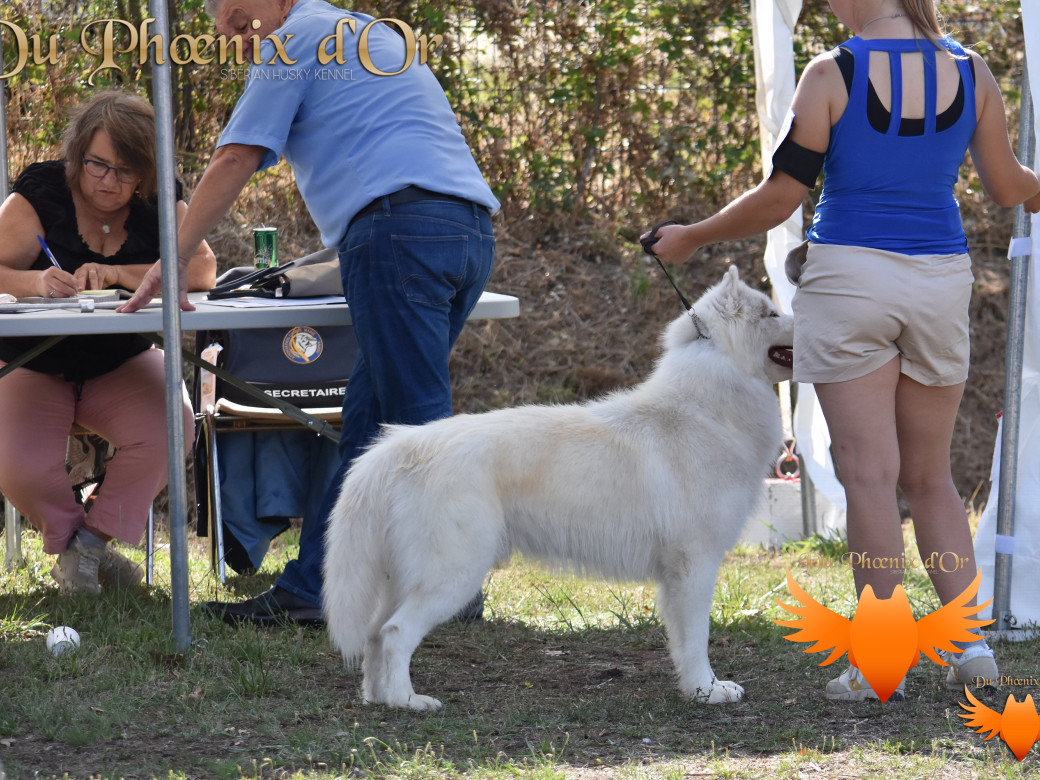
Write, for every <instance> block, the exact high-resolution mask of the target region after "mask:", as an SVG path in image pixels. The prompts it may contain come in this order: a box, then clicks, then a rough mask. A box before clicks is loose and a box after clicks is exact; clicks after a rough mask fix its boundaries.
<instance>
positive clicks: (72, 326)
mask: <svg viewBox="0 0 1040 780" xmlns="http://www.w3.org/2000/svg"><path fill="white" fill-rule="evenodd" d="M188 299H189V300H190V301H191V302H192V303H193V304H194V305H195V307H196V310H195V311H182V312H181V330H185V331H190V330H222V329H224V330H227V329H232V330H233V329H238V328H278V327H285V326H292V325H310V326H312V327H313V326H317V325H347V324H349V323H350V308H349V307H348V306H347V304H346V303H345V302H344V303H330V304H321V305H311V306H293V305H279V306H261V307H256V308H235V307H231V306H225V305H220V304H218V303H214V302H207V301H206V293H204V292H199V293H189V295H188ZM102 306H103V304H99V305H98V307H97V308H96V309H95V310H94V311H92V312H79V311H74V310H72V309H44V310H40V311H33V312H20V313H2V314H0V336H57V335H71V334H74V335H81V334H82V335H86V334H92V333H159V332H161V331H162V329H163V321H162V308H161V307H155V308H148V309H142V310H141V311H137V312H134V313H133V314H119V313H117V312H116V311H115V309H114V308H102ZM519 315H520V301H519V300H518V299H517V298H515V297H513V296H512V295H502V294H500V293H493V292H486V291H485V292H484V293H483V294H482V295H481V296H480V301H479V302H478V303H477V305H476V308H474V310H473V313H472V314H471V315H470V318H471V319H505V318H508V317H517V316H519Z"/></svg>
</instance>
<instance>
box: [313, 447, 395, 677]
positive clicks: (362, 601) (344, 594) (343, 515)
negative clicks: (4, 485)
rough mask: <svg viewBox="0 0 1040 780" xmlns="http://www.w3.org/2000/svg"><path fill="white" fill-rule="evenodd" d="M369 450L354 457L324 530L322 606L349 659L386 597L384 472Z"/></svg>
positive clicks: (334, 638)
mask: <svg viewBox="0 0 1040 780" xmlns="http://www.w3.org/2000/svg"><path fill="white" fill-rule="evenodd" d="M378 460H379V457H378V453H373V452H369V453H367V454H366V455H365V456H364V457H361V458H358V459H357V460H355V461H354V463H353V465H352V466H351V468H350V470H349V471H348V472H347V476H346V479H344V480H343V486H342V488H341V490H340V495H339V499H338V500H337V501H336V505H335V508H334V509H333V510H332V514H331V515H330V517H329V521H328V527H327V529H326V531H325V563H324V584H323V589H322V606H323V609H324V612H325V622H326V625H327V626H328V630H329V638H330V639H331V640H332V644H333V646H334V647H336V648H337V649H338V650H339V651H340V653H341V654H342V655H343V660H344V661H345V662H347V663H353V662H354V661H357V660H359V659H360V658H361V656H362V654H363V651H364V648H365V640H366V637H367V635H368V628H369V624H370V623H371V621H372V620H373V619H375V618H377V617H378V616H379V615H380V614H381V613H382V612H383V609H384V607H385V603H386V600H387V599H388V593H387V592H386V591H387V590H388V588H387V582H388V580H387V567H386V554H385V529H386V526H387V518H386V516H385V514H386V512H387V511H388V506H387V501H386V497H387V495H388V492H389V486H388V485H386V484H384V481H385V480H384V479H383V478H382V477H381V476H380V475H381V474H386V470H385V469H382V468H380V467H379V466H378V465H377V463H376V461H378Z"/></svg>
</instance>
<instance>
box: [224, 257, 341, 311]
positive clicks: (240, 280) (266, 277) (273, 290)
mask: <svg viewBox="0 0 1040 780" xmlns="http://www.w3.org/2000/svg"><path fill="white" fill-rule="evenodd" d="M342 294H343V282H342V280H341V278H340V274H339V253H338V251H337V250H336V248H335V247H331V248H329V249H322V250H320V251H318V252H313V253H311V254H309V255H305V256H304V257H301V258H300V259H299V260H292V261H290V262H288V263H285V264H284V265H276V266H272V267H270V268H261V269H259V270H254V269H252V268H249V267H248V266H242V267H239V268H232V269H231V270H230V271H227V272H225V273H224V274H222V275H221V277H220V278H219V279H217V286H216V287H214V288H213V289H212V290H210V291H209V295H208V296H207V297H208V298H209V299H210V300H219V299H221V298H246V297H251V298H313V297H316V296H323V295H342Z"/></svg>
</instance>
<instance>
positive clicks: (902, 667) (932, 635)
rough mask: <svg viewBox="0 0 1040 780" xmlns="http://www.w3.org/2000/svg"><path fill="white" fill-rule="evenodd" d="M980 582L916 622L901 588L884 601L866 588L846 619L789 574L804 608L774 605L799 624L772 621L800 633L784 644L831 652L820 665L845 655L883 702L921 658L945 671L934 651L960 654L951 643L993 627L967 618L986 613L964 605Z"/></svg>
mask: <svg viewBox="0 0 1040 780" xmlns="http://www.w3.org/2000/svg"><path fill="white" fill-rule="evenodd" d="M980 581H981V578H980V576H979V575H975V579H974V580H972V583H971V584H970V585H969V586H968V587H967V588H965V589H964V592H963V593H961V595H959V596H958V597H957V598H955V599H954V600H953V601H951V602H950V603H949V604H947V605H945V606H943V607H941V608H940V609H937V610H936V611H935V612H932V613H930V614H928V615H925V616H924V617H923V618H921V619H920V620H914V614H913V611H912V610H911V609H910V601H909V600H908V599H907V597H906V591H904V590H903V586H902V585H896V587H895V590H893V591H892V595H891V596H890V597H889V598H887V599H879V598H877V597H876V596H875V595H874V589H873V588H872V587H871V586H870V585H867V586H866V587H865V588H864V589H863V593H861V594H860V598H859V603H858V604H857V605H856V614H855V615H853V616H852V620H849V619H848V618H845V617H842V616H841V615H839V614H838V613H836V612H832V611H831V610H829V609H827V607H825V606H823V605H822V604H820V603H818V602H817V601H815V600H814V599H813V598H812V596H810V595H809V594H808V593H806V592H805V591H804V590H802V588H801V587H800V586H799V585H798V583H796V582H795V581H794V578H793V577H792V576H791V572H790V571H788V572H787V587H788V589H789V590H790V591H791V595H793V596H794V597H795V598H796V599H797V600H798V601H799V602H801V603H802V604H803V605H804V606H800V607H792V606H790V605H789V604H785V603H783V602H782V601H780V600H779V599H777V600H776V603H777V604H779V605H780V606H781V607H783V608H784V609H785V610H787V611H788V612H790V613H791V614H792V615H798V617H799V618H801V619H800V620H774V621H773V622H774V623H776V624H777V625H779V626H786V627H787V628H797V629H798V631H796V632H795V633H793V634H788V635H787V636H785V637H784V639H789V640H790V641H792V642H813V643H815V644H813V645H812V646H811V647H809V648H807V649H806V650H805V652H806V653H819V652H824V651H826V650H831V654H830V657H828V658H827V660H826V661H824V662H822V663H821V664H820V666H827V665H828V664H831V663H834V661H836V660H838V659H839V658H841V656H842V655H844V654H845V653H848V654H849V663H850V664H852V665H853V666H855V667H856V668H857V669H859V670H860V672H862V673H863V676H864V677H865V678H866V680H867V682H868V683H870V687H871V688H873V690H874V693H876V694H877V695H878V698H879V699H880V700H881V701H882V702H886V701H888V697H889V696H891V695H892V692H893V691H894V690H895V689H896V688H898V687H899V683H900V681H901V680H902V679H903V678H904V677H905V676H906V673H907V672H908V671H909V670H910V669H911V668H912V667H913V666H914V665H916V664H917V662H918V661H919V660H920V658H921V653H924V654H925V655H926V656H928V657H929V658H930V659H932V660H933V661H935V663H937V664H939V665H940V666H948V665H949V664H947V663H946V662H945V661H943V660H942V659H941V658H940V657H939V656H938V655H937V654H936V650H946V651H949V652H954V653H957V652H960V648H959V647H957V646H956V645H954V644H953V643H954V642H971V641H973V640H975V639H978V636H977V635H976V634H973V633H971V632H970V629H972V628H977V627H979V626H987V625H989V624H990V623H992V622H993V621H992V620H975V619H972V618H971V617H970V616H971V615H975V614H977V613H978V612H979V611H980V610H982V609H985V608H986V606H987V605H988V604H989V603H990V602H988V601H987V602H986V603H985V604H983V605H982V606H978V607H976V606H966V604H967V603H968V602H969V601H971V599H972V598H974V596H975V594H976V593H977V592H978V590H979V582H980Z"/></svg>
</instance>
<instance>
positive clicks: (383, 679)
mask: <svg viewBox="0 0 1040 780" xmlns="http://www.w3.org/2000/svg"><path fill="white" fill-rule="evenodd" d="M478 576H479V579H475V580H474V579H473V578H470V577H459V578H458V579H454V580H452V581H450V582H443V583H440V584H439V585H437V586H434V585H425V586H424V585H422V584H420V585H419V586H418V587H415V588H413V589H412V590H411V591H410V592H409V594H408V595H406V596H405V597H404V599H403V600H402V602H401V605H400V606H399V607H398V608H397V610H395V611H394V613H393V614H392V615H391V616H390V618H389V619H388V620H387V621H386V622H385V623H384V624H383V625H382V627H380V629H379V631H378V636H374V637H370V640H369V647H371V648H373V650H374V653H373V655H372V656H368V654H367V651H366V658H365V664H364V671H365V682H364V691H365V693H366V695H365V698H366V700H367V701H370V702H379V703H381V704H389V705H390V706H392V707H405V708H408V709H413V710H436V709H440V706H441V703H440V701H438V700H437V699H435V698H433V697H432V696H424V695H421V694H418V693H416V692H415V689H414V688H413V687H412V678H411V674H410V671H409V667H410V666H411V661H412V655H413V654H414V653H415V650H416V648H417V647H418V646H419V643H420V642H422V640H423V637H425V636H426V634H427V633H429V632H430V630H431V629H433V628H434V626H437V625H439V624H440V623H443V622H444V621H445V620H447V619H449V618H450V617H451V616H452V615H454V614H455V612H456V611H457V610H458V609H459V608H460V607H461V606H462V605H464V604H465V603H466V601H467V600H468V599H469V598H470V597H471V596H472V595H473V592H474V591H475V590H476V589H477V588H479V587H480V583H481V581H482V580H483V576H482V574H481V575H478ZM474 582H475V583H476V584H474ZM370 658H371V661H370ZM370 680H371V681H372V682H371V683H370Z"/></svg>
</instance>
